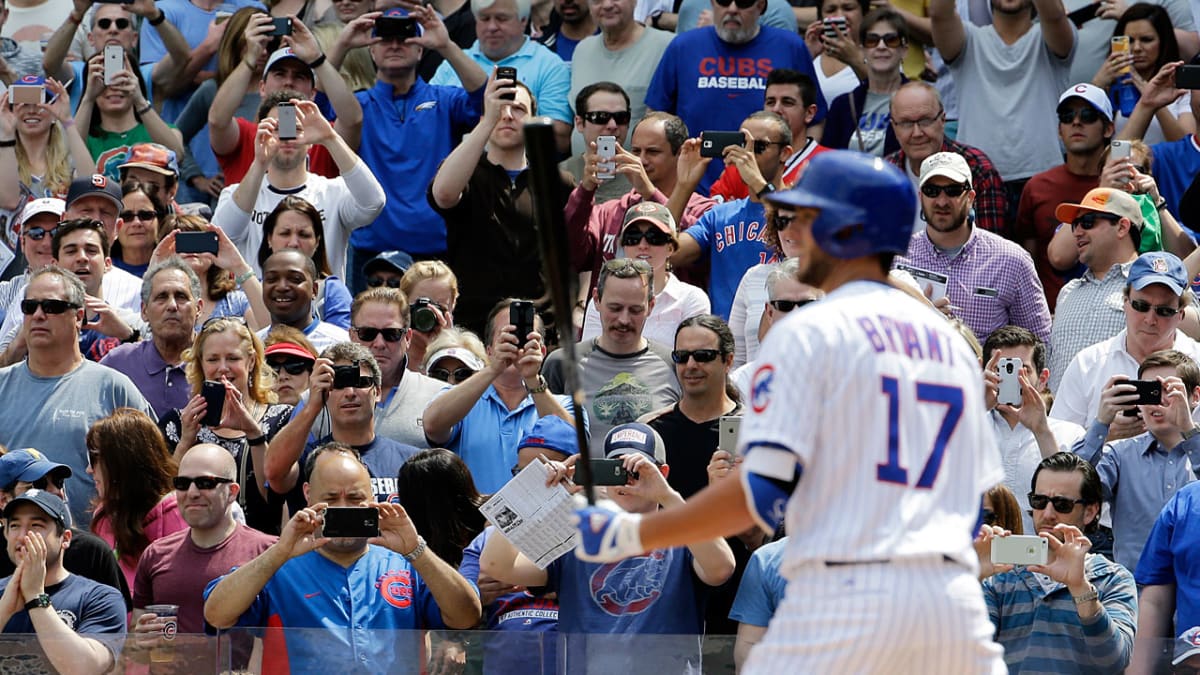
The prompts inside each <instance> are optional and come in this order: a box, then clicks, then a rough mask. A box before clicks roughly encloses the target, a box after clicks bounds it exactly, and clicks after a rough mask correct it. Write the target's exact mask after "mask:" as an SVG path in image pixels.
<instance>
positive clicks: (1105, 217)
mask: <svg viewBox="0 0 1200 675" xmlns="http://www.w3.org/2000/svg"><path fill="white" fill-rule="evenodd" d="M1118 219H1119V218H1118V216H1114V215H1112V214H1109V213H1085V214H1083V215H1082V216H1079V217H1078V218H1076V219H1075V220H1074V221H1073V222H1072V223H1071V231H1072V232H1074V231H1075V228H1077V227H1078V228H1082V229H1084V230H1090V229H1092V228H1093V227H1095V226H1097V225H1099V224H1100V223H1101V222H1105V223H1109V224H1112V223H1115V222H1117V220H1118Z"/></svg>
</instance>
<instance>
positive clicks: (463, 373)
mask: <svg viewBox="0 0 1200 675" xmlns="http://www.w3.org/2000/svg"><path fill="white" fill-rule="evenodd" d="M474 374H475V371H473V370H471V369H470V368H467V367H466V366H463V367H462V368H455V369H454V370H447V369H445V368H430V369H429V376H430V377H432V378H433V379H435V380H441V381H442V382H450V383H451V384H458V383H459V382H462V381H463V380H465V379H467V378H468V377H470V376H472V375H474ZM451 378H453V382H451Z"/></svg>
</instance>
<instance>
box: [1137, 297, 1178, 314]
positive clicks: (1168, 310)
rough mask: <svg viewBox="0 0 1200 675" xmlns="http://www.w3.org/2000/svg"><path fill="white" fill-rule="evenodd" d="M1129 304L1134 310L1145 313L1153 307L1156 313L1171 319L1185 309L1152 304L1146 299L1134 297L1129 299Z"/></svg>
mask: <svg viewBox="0 0 1200 675" xmlns="http://www.w3.org/2000/svg"><path fill="white" fill-rule="evenodd" d="M1129 306H1130V307H1132V308H1133V311H1135V312H1137V313H1138V314H1145V313H1146V312H1149V311H1150V310H1151V309H1153V310H1154V313H1155V314H1157V315H1159V316H1161V317H1162V318H1164V319H1169V318H1171V317H1173V316H1175V315H1176V314H1178V313H1180V312H1182V311H1183V310H1181V309H1179V308H1177V307H1167V306H1165V305H1151V304H1150V303H1148V302H1146V301H1145V300H1134V299H1133V298H1130V299H1129Z"/></svg>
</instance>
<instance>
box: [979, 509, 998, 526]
mask: <svg viewBox="0 0 1200 675" xmlns="http://www.w3.org/2000/svg"><path fill="white" fill-rule="evenodd" d="M998 520H1000V518H999V517H998V516H996V512H995V511H993V510H991V509H984V510H983V524H984V525H995V524H996V521H998Z"/></svg>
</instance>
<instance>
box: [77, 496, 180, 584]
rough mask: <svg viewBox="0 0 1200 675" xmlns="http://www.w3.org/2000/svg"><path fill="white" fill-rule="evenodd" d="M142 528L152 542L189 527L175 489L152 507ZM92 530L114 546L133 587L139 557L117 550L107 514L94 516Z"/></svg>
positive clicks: (127, 578)
mask: <svg viewBox="0 0 1200 675" xmlns="http://www.w3.org/2000/svg"><path fill="white" fill-rule="evenodd" d="M142 528H143V529H144V530H145V531H146V538H147V539H148V540H149V541H150V542H153V541H154V540H155V539H158V538H160V537H165V536H166V535H168V534H171V533H172V532H178V531H180V530H186V529H187V523H185V522H183V516H181V515H179V504H178V503H177V502H176V501H175V491H174V490H172V491H171V492H169V493H167V496H166V497H164V498H163V499H162V501H160V502H158V503H157V504H155V505H154V508H152V509H150V512H149V513H147V514H146V518H145V519H144V520H142ZM92 532H93V533H94V534H95V535H96V536H97V537H100V538H101V539H103V540H104V541H106V542H108V545H109V546H112V547H113V551H114V552H115V553H116V554H117V564H118V565H120V567H121V573H122V574H124V575H125V582H126V583H127V584H129V588H130V589H132V588H133V578H134V572H136V571H137V565H138V559H137V558H136V557H135V556H132V555H128V554H126V553H125V552H123V551H117V550H116V548H117V540H116V538H115V537H114V536H113V529H112V525H110V524H109V521H108V517H107V516H94V517H93V519H92Z"/></svg>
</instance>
